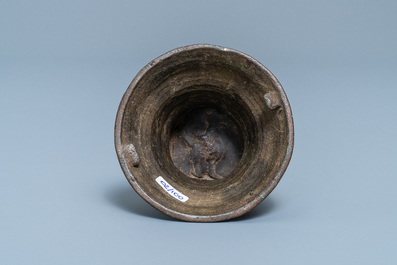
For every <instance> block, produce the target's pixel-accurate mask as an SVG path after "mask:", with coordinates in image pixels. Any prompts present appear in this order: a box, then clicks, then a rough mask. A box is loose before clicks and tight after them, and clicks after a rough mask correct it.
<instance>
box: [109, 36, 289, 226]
mask: <svg viewBox="0 0 397 265" xmlns="http://www.w3.org/2000/svg"><path fill="white" fill-rule="evenodd" d="M293 138H294V129H293V121H292V113H291V108H290V105H289V102H288V100H287V97H286V95H285V92H284V90H283V88H282V87H281V85H280V83H279V82H278V80H277V79H276V78H275V77H274V75H273V74H272V73H271V72H270V71H269V70H268V69H267V68H266V67H264V66H263V65H262V64H260V63H259V62H258V61H256V60H255V59H253V58H252V57H250V56H248V55H246V54H244V53H241V52H239V51H236V50H232V49H229V48H224V47H221V46H216V45H207V44H197V45H190V46H185V47H181V48H177V49H175V50H172V51H170V52H168V53H166V54H164V55H162V56H160V57H158V58H156V59H155V60H153V61H152V62H150V63H149V64H148V65H146V66H145V67H144V68H143V69H142V70H141V71H140V72H139V73H138V75H137V76H136V77H135V78H134V80H133V81H132V83H131V84H130V86H129V87H128V89H127V91H126V92H125V94H124V97H123V99H122V101H121V103H120V106H119V110H118V113H117V118H116V126H115V144H116V151H117V155H118V158H119V161H120V165H121V167H122V169H123V171H124V174H125V176H126V178H127V180H128V181H129V182H130V184H131V185H132V187H133V188H134V189H135V190H136V192H137V193H138V194H139V195H140V196H141V197H142V198H143V199H145V200H146V201H147V202H148V203H149V204H151V205H152V206H154V207H155V208H157V209H158V210H160V211H161V212H163V213H165V214H167V215H169V216H172V217H175V218H178V219H181V220H186V221H197V222H214V221H222V220H227V219H231V218H234V217H237V216H240V215H242V214H244V213H246V212H248V211H249V210H251V209H252V208H253V207H255V206H256V205H258V204H259V203H260V202H261V201H262V200H263V199H264V198H266V196H268V195H269V193H270V192H271V191H272V190H273V189H274V188H275V186H276V185H277V184H278V182H279V181H280V179H281V177H282V175H283V174H284V172H285V170H286V168H287V166H288V164H289V161H290V159H291V155H292V149H293V140H294V139H293ZM160 176H161V178H160Z"/></svg>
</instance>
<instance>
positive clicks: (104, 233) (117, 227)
mask: <svg viewBox="0 0 397 265" xmlns="http://www.w3.org/2000/svg"><path fill="white" fill-rule="evenodd" d="M195 43H211V44H218V45H222V46H226V47H230V48H234V49H237V50H240V51H243V52H245V53H247V54H249V55H251V56H253V57H254V58H256V59H258V60H259V61H260V62H262V63H263V64H264V65H265V66H266V67H268V68H269V69H270V71H272V72H273V73H274V74H275V76H276V77H277V78H278V79H279V80H280V82H281V84H282V85H283V87H284V89H285V91H286V93H287V95H288V98H289V100H290V103H291V106H292V111H293V114H294V121H295V149H294V154H293V156H292V160H291V163H290V166H289V168H288V169H287V172H286V173H285V175H284V177H283V178H282V180H281V182H280V183H279V185H278V186H277V188H276V189H275V190H274V191H273V193H272V194H271V195H270V196H269V197H268V198H267V199H266V200H265V201H264V202H263V203H262V204H260V205H259V206H258V207H256V208H255V209H254V210H252V211H251V212H250V213H248V214H247V215H245V216H243V217H241V218H237V219H235V220H232V221H228V222H222V223H209V224H199V223H187V222H181V221H177V220H174V219H172V218H169V217H167V216H165V215H163V214H161V213H159V212H158V211H157V210H155V209H153V208H152V207H151V206H149V205H148V204H147V203H146V202H145V201H143V200H142V199H141V198H140V197H139V196H138V195H136V193H135V192H134V191H133V189H132V188H131V187H130V185H129V184H128V182H127V181H126V180H125V177H124V175H123V173H122V171H121V169H120V166H119V164H118V161H117V157H116V153H115V151H114V143H113V128H114V120H115V115H116V111H117V108H118V104H119V102H120V100H121V97H122V95H123V93H124V91H125V90H126V88H127V86H128V85H129V83H130V82H131V80H132V79H133V77H134V76H135V75H136V74H137V72H138V71H139V70H140V69H141V68H142V67H143V66H144V65H145V64H146V63H148V62H149V61H151V60H152V59H154V58H156V57H157V56H159V55H161V54H163V53H165V52H167V51H169V50H171V49H173V48H176V47H180V46H184V45H188V44H195ZM396 59H397V2H396V1H394V0H390V1H382V0H381V1H379V0H378V1H314V0H302V1H293V0H279V1H217V0H211V1H209V0H201V1H186V0H185V1H175V0H172V1H151V0H146V1H117V0H116V1H103V0H102V1H87V0H78V1H77V0H70V1H44V0H38V1H18V0H14V1H7V0H6V1H1V2H0V126H1V127H0V149H1V152H0V169H1V171H0V172H1V182H0V264H332V265H334V264H382V265H383V264H393V265H395V264H396V263H397V229H396V225H397V211H396V203H397V195H396V187H397V178H396V177H397V176H396V170H397V168H396V157H397V156H396V148H397V142H396V130H397V121H396V115H397V107H396V99H397V90H396V83H397V60H396Z"/></svg>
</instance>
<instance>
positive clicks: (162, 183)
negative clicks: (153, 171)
mask: <svg viewBox="0 0 397 265" xmlns="http://www.w3.org/2000/svg"><path fill="white" fill-rule="evenodd" d="M156 181H157V183H158V184H160V186H161V187H162V188H163V189H164V190H165V191H166V192H168V193H169V194H170V195H171V196H172V197H174V198H175V199H177V200H180V201H181V202H185V201H187V200H189V198H188V197H187V196H185V195H183V194H182V193H180V192H179V191H177V190H176V189H174V187H172V186H171V185H170V184H168V182H167V181H165V180H164V179H163V177H161V176H159V177H158V178H156Z"/></svg>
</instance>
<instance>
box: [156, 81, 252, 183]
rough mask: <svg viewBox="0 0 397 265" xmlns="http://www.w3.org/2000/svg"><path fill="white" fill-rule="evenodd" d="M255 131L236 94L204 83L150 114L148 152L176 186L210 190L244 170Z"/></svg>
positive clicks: (187, 90)
mask: <svg viewBox="0 0 397 265" xmlns="http://www.w3.org/2000/svg"><path fill="white" fill-rule="evenodd" d="M256 128H257V126H255V120H254V118H253V117H252V115H251V112H250V111H249V108H248V106H246V105H245V103H244V102H243V100H241V98H240V97H239V96H238V95H233V94H229V93H227V92H225V90H224V89H223V90H222V89H220V88H219V87H218V88H217V87H214V86H209V85H202V86H192V87H189V88H185V89H184V90H183V92H182V93H177V94H175V95H174V96H173V97H171V98H170V99H169V100H168V101H166V102H165V104H163V106H162V107H160V108H159V111H158V112H157V113H156V114H155V119H154V122H153V126H152V132H151V135H152V136H151V137H152V142H154V143H155V144H154V145H152V150H153V154H154V156H155V159H156V160H157V163H159V164H161V165H162V169H163V170H164V171H166V172H168V173H169V176H172V177H173V178H174V181H176V182H178V183H179V184H180V185H183V186H189V187H192V186H193V187H194V188H195V189H202V190H203V189H204V190H205V189H208V188H210V189H211V190H214V189H215V188H222V187H224V186H225V185H224V184H225V182H229V183H230V182H233V181H235V180H236V179H238V177H239V176H241V173H242V172H243V171H244V169H245V168H247V167H248V166H249V164H250V163H249V161H251V158H252V156H255V154H256V152H257V148H256V146H257V144H256V143H257V140H258V139H257V129H256ZM248 150H249V152H248Z"/></svg>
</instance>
